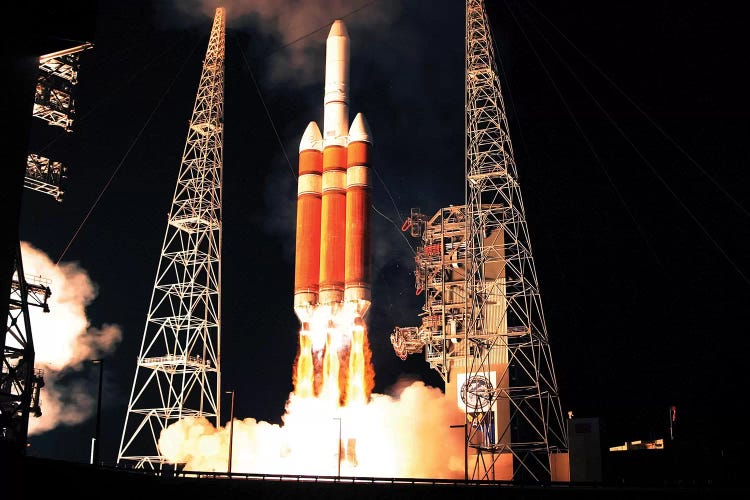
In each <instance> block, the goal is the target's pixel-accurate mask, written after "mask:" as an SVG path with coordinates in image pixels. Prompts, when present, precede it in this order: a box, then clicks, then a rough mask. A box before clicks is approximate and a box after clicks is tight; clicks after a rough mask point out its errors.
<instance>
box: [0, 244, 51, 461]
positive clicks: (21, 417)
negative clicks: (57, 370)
mask: <svg viewBox="0 0 750 500" xmlns="http://www.w3.org/2000/svg"><path fill="white" fill-rule="evenodd" d="M14 261H15V268H14V275H13V280H12V282H11V288H10V303H9V310H8V322H7V325H6V329H5V330H4V331H3V358H2V369H1V370H0V440H2V441H4V442H5V443H6V444H9V445H10V447H12V448H14V449H16V450H18V451H19V452H20V453H21V454H23V453H25V450H26V439H27V436H28V425H29V416H30V415H33V416H35V417H39V416H41V415H42V411H41V401H40V399H39V392H40V390H41V388H42V387H43V386H44V372H43V371H42V370H40V369H37V368H34V358H35V351H34V340H33V336H32V333H31V322H30V320H29V306H35V307H40V308H42V310H43V311H44V312H49V307H48V305H47V300H48V299H49V297H50V294H51V291H50V288H49V283H50V282H49V280H47V279H44V278H41V277H39V276H33V277H28V276H25V275H24V272H23V262H22V259H21V247H20V243H19V246H18V247H17V249H16V256H15V259H14Z"/></svg>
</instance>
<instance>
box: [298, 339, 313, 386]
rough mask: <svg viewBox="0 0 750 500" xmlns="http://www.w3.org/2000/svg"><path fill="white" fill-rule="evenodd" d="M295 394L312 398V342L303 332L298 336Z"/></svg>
mask: <svg viewBox="0 0 750 500" xmlns="http://www.w3.org/2000/svg"><path fill="white" fill-rule="evenodd" d="M295 381H296V384H295V392H296V394H297V395H298V396H300V397H303V398H311V397H313V395H314V393H313V358H312V340H310V337H309V336H308V335H306V334H305V333H303V332H300V336H299V357H298V358H297V367H296V373H295Z"/></svg>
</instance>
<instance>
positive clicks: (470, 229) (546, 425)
mask: <svg viewBox="0 0 750 500" xmlns="http://www.w3.org/2000/svg"><path fill="white" fill-rule="evenodd" d="M465 62H466V68H465V71H466V74H465V76H466V87H465V90H466V96H465V99H466V116H465V119H466V122H465V132H466V156H465V162H466V164H465V180H466V185H465V194H466V204H465V205H463V206H456V207H449V208H444V209H442V210H440V211H439V212H438V213H437V214H435V216H433V217H432V218H430V219H427V218H426V217H425V216H423V215H422V214H421V213H419V211H418V210H413V211H412V216H411V217H410V218H409V219H408V223H407V224H405V226H404V229H407V228H408V227H409V225H411V226H412V235H414V236H421V238H422V244H421V246H420V247H419V248H418V251H417V255H416V259H415V260H416V273H415V274H416V287H417V290H418V292H419V291H423V292H424V293H425V306H424V309H423V314H422V325H421V326H420V327H406V328H399V327H397V328H395V329H394V332H393V334H392V335H391V342H392V344H393V347H394V350H395V351H396V353H397V354H398V355H399V356H400V357H401V358H402V359H405V358H406V356H408V355H409V354H414V353H417V352H422V351H424V353H425V358H426V360H427V362H429V363H430V366H431V368H433V369H435V370H437V371H438V372H439V373H440V374H441V376H442V377H443V380H444V381H445V383H446V393H448V392H449V390H452V391H456V392H457V393H458V398H457V399H458V400H459V401H460V402H459V405H460V406H462V408H463V409H464V410H465V415H466V420H465V422H464V424H465V425H464V428H465V432H466V436H465V437H466V447H467V451H466V455H467V459H466V460H467V464H466V468H467V471H466V476H467V479H468V478H471V479H475V480H485V479H507V477H506V476H508V475H511V476H512V477H510V478H509V479H512V480H530V481H547V480H550V479H551V478H554V477H555V470H554V469H557V468H558V467H560V463H561V462H564V461H565V460H566V459H567V455H566V454H567V447H568V445H567V443H568V437H567V427H566V425H565V424H566V423H565V421H564V419H563V414H562V409H561V406H560V400H559V396H558V389H557V380H556V377H555V372H554V366H553V363H552V356H551V351H550V345H549V338H548V335H547V327H546V324H545V320H544V314H543V309H542V300H541V295H540V293H539V284H538V280H537V275H536V269H535V266H534V259H533V255H532V251H531V240H530V238H529V232H528V228H527V225H526V218H525V213H524V207H523V200H522V197H521V190H520V186H519V183H518V174H517V171H516V165H515V161H514V158H513V148H512V144H511V141H510V136H509V133H508V130H509V129H508V123H507V117H506V114H505V105H504V103H503V98H502V93H501V87H500V80H499V77H498V73H497V70H496V65H495V58H494V47H493V41H492V36H491V32H490V28H489V22H488V18H487V14H486V12H485V9H484V2H483V0H467V4H466V61H465ZM469 462H471V463H469ZM496 465H497V467H496ZM509 471H510V472H509ZM563 475H564V474H563ZM498 476H501V477H498Z"/></svg>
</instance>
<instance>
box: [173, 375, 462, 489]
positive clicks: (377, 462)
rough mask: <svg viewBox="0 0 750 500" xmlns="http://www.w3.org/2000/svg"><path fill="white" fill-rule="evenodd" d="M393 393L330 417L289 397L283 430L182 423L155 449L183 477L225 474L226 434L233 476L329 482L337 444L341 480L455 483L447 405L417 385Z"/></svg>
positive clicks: (243, 423) (458, 467)
mask: <svg viewBox="0 0 750 500" xmlns="http://www.w3.org/2000/svg"><path fill="white" fill-rule="evenodd" d="M397 391H398V392H397V393H396V394H395V395H393V396H389V395H385V394H372V397H371V400H370V402H369V403H368V404H367V405H366V406H362V407H356V406H355V407H345V408H338V409H332V408H330V407H329V406H328V404H327V403H326V402H325V401H324V400H322V399H317V398H306V399H300V398H296V397H295V396H294V394H292V395H290V397H289V400H288V402H287V407H286V413H285V414H284V416H283V417H282V421H283V425H276V424H270V423H268V422H263V421H257V420H256V419H254V418H245V419H244V420H239V419H235V420H234V424H233V425H234V430H233V431H231V432H230V430H231V428H230V425H229V424H227V425H226V426H224V427H220V428H218V429H217V428H214V426H213V425H212V424H211V423H209V422H208V421H207V420H206V419H205V418H187V419H183V420H180V421H178V422H176V423H174V424H172V425H171V426H169V427H168V428H167V429H165V430H164V432H162V434H161V437H160V440H159V449H160V450H161V452H162V453H163V454H164V456H165V457H166V458H167V459H168V460H170V461H173V462H176V463H184V464H185V467H184V468H185V470H193V471H226V470H227V467H228V457H229V438H230V434H231V435H233V438H232V471H233V472H244V473H251V474H292V475H297V474H299V475H327V476H335V475H336V474H337V473H338V467H339V455H338V452H339V449H338V444H339V442H340V443H341V445H342V446H341V450H340V452H341V475H343V476H359V477H411V478H446V479H460V478H461V477H463V474H464V459H463V453H464V435H463V433H462V432H460V431H457V430H456V429H451V428H450V426H451V425H454V424H456V423H457V422H463V419H464V414H463V413H462V412H461V411H460V409H459V408H458V407H457V406H456V405H455V402H451V401H450V399H449V398H446V397H445V395H444V394H443V392H442V391H441V390H440V389H437V388H434V387H429V386H426V385H425V384H424V383H423V382H421V381H415V382H411V383H409V385H404V384H401V386H399V388H398V389H397ZM339 418H340V419H341V420H340V421H339V420H338V419H339ZM339 423H340V425H341V427H340V429H339ZM339 432H340V435H341V441H339Z"/></svg>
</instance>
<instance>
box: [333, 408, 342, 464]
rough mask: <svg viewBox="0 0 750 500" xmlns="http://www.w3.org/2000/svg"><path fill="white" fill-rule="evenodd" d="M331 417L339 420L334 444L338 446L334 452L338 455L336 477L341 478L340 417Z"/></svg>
mask: <svg viewBox="0 0 750 500" xmlns="http://www.w3.org/2000/svg"><path fill="white" fill-rule="evenodd" d="M333 419H334V420H338V421H339V440H338V442H337V443H336V446H337V447H338V451H337V452H336V455H337V456H338V461H339V468H338V473H337V477H338V478H339V479H341V417H333Z"/></svg>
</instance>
